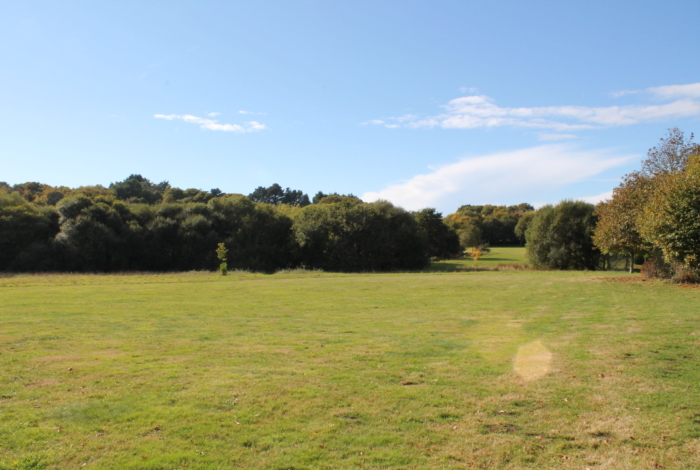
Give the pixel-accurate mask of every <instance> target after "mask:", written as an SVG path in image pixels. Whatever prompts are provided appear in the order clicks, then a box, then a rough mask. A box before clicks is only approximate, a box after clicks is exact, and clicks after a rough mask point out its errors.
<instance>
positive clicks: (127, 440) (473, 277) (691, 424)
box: [0, 248, 700, 470]
mask: <svg viewBox="0 0 700 470" xmlns="http://www.w3.org/2000/svg"><path fill="white" fill-rule="evenodd" d="M523 261H524V253H523V249H518V248H512V249H500V250H499V249H494V250H493V251H492V252H491V253H490V254H489V255H488V256H486V257H485V258H484V259H483V260H481V261H479V262H478V263H479V264H477V266H484V267H486V266H497V265H498V264H501V263H508V262H510V263H521V262H523ZM460 263H461V265H464V266H467V267H469V266H472V267H473V264H474V263H473V262H472V261H461V262H455V263H453V264H460ZM469 263H471V264H469ZM446 271H449V269H447V268H445V269H439V270H437V271H436V272H424V273H389V274H331V273H323V272H279V273H277V274H274V275H264V274H251V273H244V272H233V273H230V275H229V276H227V277H222V276H220V275H218V274H216V273H181V274H143V275H138V274H129V275H70V274H59V275H14V276H6V277H0V370H1V371H2V374H1V376H0V469H2V470H8V469H70V468H76V469H77V468H83V467H84V468H100V469H102V468H104V469H111V468H115V469H116V468H119V469H229V468H260V469H296V470H301V469H338V468H363V469H372V468H391V469H426V468H435V469H438V468H439V469H442V468H455V469H460V468H487V469H522V468H533V469H535V468H536V469H549V468H556V469H579V470H585V469H587V468H590V469H615V470H624V469H646V468H648V469H654V468H666V469H691V468H692V469H696V468H700V380H698V378H699V377H700V362H699V358H700V321H699V320H700V319H699V316H698V313H699V312H700V308H698V307H699V306H700V289H698V288H683V287H680V286H678V285H672V284H667V283H664V282H656V281H646V282H642V281H641V280H640V279H639V277H638V275H628V274H624V273H621V272H573V271H566V272H562V271H517V270H502V271H479V272H471V271H469V270H467V269H462V270H459V269H454V271H455V272H446Z"/></svg>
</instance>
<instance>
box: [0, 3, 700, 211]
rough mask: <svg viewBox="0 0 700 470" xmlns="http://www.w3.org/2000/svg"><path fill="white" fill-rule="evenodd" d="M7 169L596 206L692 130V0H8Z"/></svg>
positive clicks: (405, 198) (53, 179)
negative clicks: (668, 140)
mask: <svg viewBox="0 0 700 470" xmlns="http://www.w3.org/2000/svg"><path fill="white" fill-rule="evenodd" d="M2 10H3V13H2V15H0V43H1V44H2V46H0V63H1V64H2V69H1V70H2V73H0V181H2V180H4V181H7V182H8V183H11V184H15V183H23V182H26V181H40V182H44V183H48V184H52V185H68V186H72V187H75V186H81V185H91V184H103V185H109V183H111V182H114V181H119V180H122V179H124V178H126V177H127V176H128V175H129V174H132V173H140V174H142V175H144V176H146V177H147V178H149V179H151V180H153V181H155V182H160V181H163V180H168V181H170V183H171V184H172V185H174V186H179V187H182V188H188V187H195V188H200V189H211V188H220V189H221V190H223V191H225V192H231V193H243V194H248V193H250V192H251V191H252V190H253V189H254V188H255V187H257V186H261V185H262V186H269V185H271V184H272V183H279V184H281V185H282V186H284V187H291V188H293V189H302V190H303V191H305V192H307V193H309V194H310V195H313V194H315V193H316V192H317V191H319V190H321V191H324V192H332V191H337V192H340V193H349V192H351V193H354V194H357V195H359V196H362V197H363V198H364V199H365V200H374V199H377V198H384V199H389V200H391V201H392V202H394V203H396V204H398V205H401V206H403V207H405V208H407V209H420V208H422V207H436V208H437V209H438V210H440V211H442V212H443V213H450V212H453V211H454V210H456V208H457V207H458V206H459V205H462V204H483V203H495V204H517V203H520V202H530V203H533V204H542V203H548V202H557V201H559V200H561V199H563V198H584V199H587V200H590V201H596V200H598V199H600V198H601V197H604V196H603V195H605V194H606V193H609V192H610V191H611V190H612V188H613V187H615V186H616V185H617V184H618V182H619V179H620V177H621V176H622V175H624V174H625V173H628V172H629V171H632V170H634V169H636V168H637V167H638V165H639V161H640V159H641V158H642V157H643V156H644V155H645V153H646V151H647V149H648V148H649V147H651V146H653V145H655V144H656V142H657V141H658V139H659V138H661V137H663V136H664V135H665V133H666V130H667V129H668V128H669V127H674V126H677V127H679V128H680V129H681V130H683V131H685V132H686V134H689V133H691V132H697V131H700V126H699V124H700V119H699V117H700V63H699V61H698V60H697V56H698V52H699V49H700V30H699V29H698V28H697V27H696V24H695V23H696V20H697V18H700V2H696V1H684V2H681V1H654V2H651V1H642V0H637V1H617V2H610V1H585V2H583V1H582V2H561V1H551V2H549V1H548V2H542V1H529V2H518V1H511V2H499V1H491V2H484V1H478V2H469V1H437V0H432V1H411V0H401V1H374V2H368V1H359V0H354V1H343V0H336V1H311V0H307V1H291V0H290V1H264V0H258V1H254V2H253V1H250V2H209V1H196V2H195V1H191V2H177V1H168V2H158V1H149V2H143V1H140V2H129V1H119V2H92V1H90V2H88V1H85V2H80V1H53V2H32V1H9V2H3V7H2Z"/></svg>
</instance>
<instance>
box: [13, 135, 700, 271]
mask: <svg viewBox="0 0 700 470" xmlns="http://www.w3.org/2000/svg"><path fill="white" fill-rule="evenodd" d="M692 140H693V136H692V135H691V136H690V138H689V139H686V138H685V136H684V134H683V133H682V132H681V131H680V130H678V129H671V130H669V133H668V135H667V136H666V137H664V138H662V139H661V141H660V142H659V144H658V145H657V146H655V147H653V148H651V149H650V150H649V152H648V154H647V158H646V159H645V160H644V161H643V162H642V167H641V169H640V170H638V171H635V172H632V173H630V174H629V175H626V176H625V177H624V178H623V181H622V183H621V184H620V185H619V186H618V187H617V188H615V190H614V191H613V196H612V198H611V199H610V200H609V201H605V202H602V203H600V204H598V205H597V206H594V205H592V204H588V203H585V202H581V201H562V202H560V203H559V204H557V205H546V206H543V207H541V208H539V209H538V210H536V211H535V209H534V207H533V206H532V205H530V204H527V203H523V204H519V205H513V206H504V205H502V206H496V205H463V206H461V207H459V208H458V210H457V211H456V212H455V213H453V214H450V215H448V216H446V217H444V218H443V216H442V214H440V213H439V212H437V211H436V210H435V209H431V208H427V209H424V210H422V211H418V212H408V211H405V210H403V209H401V208H399V207H395V206H394V205H392V204H391V203H389V202H386V201H379V202H375V203H365V202H363V201H361V200H360V199H359V198H357V197H356V196H354V195H353V194H338V193H330V194H325V193H323V192H318V193H317V194H316V195H315V196H314V197H313V199H310V198H309V197H308V195H306V194H304V193H303V192H302V191H299V190H293V189H290V188H285V189H283V188H282V186H280V185H278V184H274V185H272V186H270V187H262V186H261V187H258V188H256V189H255V191H253V192H252V193H251V194H249V195H248V196H244V195H242V194H224V193H223V192H222V191H220V190H219V189H216V188H215V189H211V190H210V191H204V190H200V189H185V190H183V189H180V188H175V187H171V186H170V184H169V183H168V182H161V183H153V182H151V181H150V180H148V179H147V178H144V177H142V176H141V175H131V176H129V177H128V178H126V179H125V180H123V181H120V182H116V183H112V184H111V185H110V186H109V187H107V188H105V187H103V186H89V187H81V188H75V189H71V188H68V187H64V186H61V187H52V186H49V185H43V184H40V183H24V184H18V185H14V186H10V185H8V184H7V183H2V182H0V271H8V270H9V271H126V270H143V271H182V270H199V269H215V268H216V266H217V259H216V250H217V246H219V244H220V243H223V244H224V247H225V248H226V249H227V250H228V266H229V268H231V269H247V270H254V271H268V272H269V271H274V270H278V269H285V268H297V267H304V268H317V269H324V270H329V271H388V270H415V269H422V268H424V267H426V266H427V265H428V264H429V263H430V261H431V259H432V260H435V259H446V258H451V257H456V256H460V255H461V254H462V253H463V252H464V251H465V249H468V248H470V247H477V248H479V247H480V248H483V247H484V246H488V245H491V246H502V245H523V244H524V245H525V246H526V249H527V253H528V257H529V260H530V264H531V265H532V266H533V267H535V268H547V269H606V268H608V267H609V266H610V260H611V258H612V257H614V256H616V257H626V258H627V259H628V266H630V268H631V267H633V266H634V264H635V262H637V264H638V263H640V262H644V261H645V260H646V262H645V270H646V272H647V274H650V275H654V276H661V277H674V278H676V279H679V280H693V279H694V280H697V279H700V146H699V145H698V144H695V143H693V142H692Z"/></svg>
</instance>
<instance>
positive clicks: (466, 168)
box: [362, 144, 636, 210]
mask: <svg viewBox="0 0 700 470" xmlns="http://www.w3.org/2000/svg"><path fill="white" fill-rule="evenodd" d="M635 157H636V156H635V155H615V154H612V153H611V152H610V151H606V150H592V151H585V150H578V149H576V148H575V147H573V146H571V145H564V144H549V145H541V146H537V147H532V148H526V149H521V150H515V151H510V152H501V153H494V154H490V155H483V156H478V157H473V158H465V159H463V160H460V161H458V162H456V163H452V164H450V165H445V166H443V167H440V168H437V169H435V170H433V171H432V172H430V173H426V174H420V175H416V176H414V177H413V178H411V179H409V180H408V181H405V182H403V183H397V184H392V185H389V186H388V187H387V188H386V189H383V190H381V191H377V192H368V193H365V194H363V195H362V199H363V200H365V201H376V200H378V199H387V200H389V201H391V202H393V203H395V204H397V205H400V206H402V207H404V208H406V209H409V210H418V209H422V208H424V207H441V206H442V207H444V206H446V205H453V206H456V205H459V204H466V203H479V202H485V201H490V202H491V203H493V202H498V201H504V200H515V199H517V200H520V199H522V200H526V199H527V200H533V198H534V197H540V196H545V197H546V194H544V193H543V191H550V190H552V189H555V188H557V187H560V186H564V185H567V184H571V183H576V182H581V181H584V180H587V179H589V178H591V177H592V176H595V175H598V174H600V173H602V172H603V171H605V170H608V169H610V168H615V167H618V166H621V165H623V164H625V163H627V162H629V161H630V160H631V159H633V158H635Z"/></svg>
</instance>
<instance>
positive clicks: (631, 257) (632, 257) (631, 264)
mask: <svg viewBox="0 0 700 470" xmlns="http://www.w3.org/2000/svg"><path fill="white" fill-rule="evenodd" d="M632 273H634V251H633V252H632V253H631V254H630V274H632Z"/></svg>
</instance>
